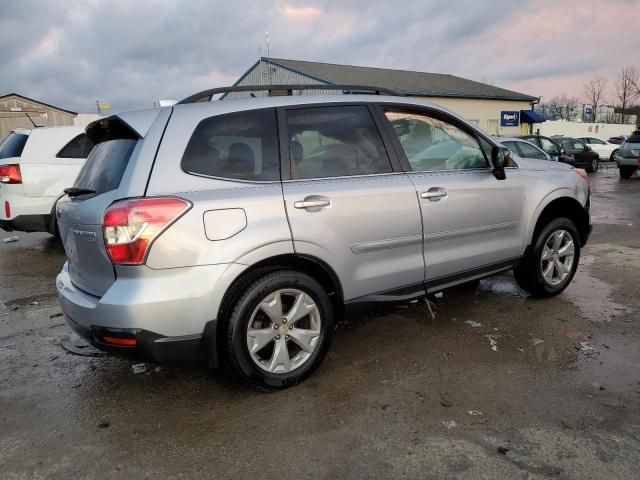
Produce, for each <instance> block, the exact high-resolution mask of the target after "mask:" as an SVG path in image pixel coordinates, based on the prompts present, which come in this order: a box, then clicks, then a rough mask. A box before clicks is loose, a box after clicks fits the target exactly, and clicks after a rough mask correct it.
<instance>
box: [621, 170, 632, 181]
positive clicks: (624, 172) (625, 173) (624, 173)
mask: <svg viewBox="0 0 640 480" xmlns="http://www.w3.org/2000/svg"><path fill="white" fill-rule="evenodd" d="M635 171H636V169H635V167H620V178H622V179H624V180H628V179H629V178H631V175H633V173H634V172H635Z"/></svg>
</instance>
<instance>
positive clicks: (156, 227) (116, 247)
mask: <svg viewBox="0 0 640 480" xmlns="http://www.w3.org/2000/svg"><path fill="white" fill-rule="evenodd" d="M189 208H191V203H189V202H187V201H186V200H182V199H181V198H173V197H166V198H164V197H149V198H135V199H130V200H123V201H121V202H116V203H114V204H113V205H111V206H110V207H109V208H108V209H107V211H106V212H105V213H104V220H103V225H104V242H105V246H106V249H107V253H108V254H109V258H111V261H112V262H113V263H114V264H120V265H141V264H143V263H144V262H145V259H146V256H147V253H148V252H149V248H150V247H151V244H152V243H153V242H154V240H155V239H156V238H158V237H159V236H160V234H161V233H162V232H163V231H164V230H165V229H166V228H167V227H169V225H171V224H172V223H173V222H175V221H176V220H178V218H180V217H181V216H182V215H183V214H184V213H185V212H186V211H187V210H189Z"/></svg>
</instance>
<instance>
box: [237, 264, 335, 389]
mask: <svg viewBox="0 0 640 480" xmlns="http://www.w3.org/2000/svg"><path fill="white" fill-rule="evenodd" d="M332 334H333V310H332V307H331V303H330V301H329V298H328V296H327V294H326V292H325V291H324V289H323V288H322V286H321V285H320V284H318V282H316V281H315V280H314V279H313V278H311V277H310V276H308V275H306V274H304V273H301V272H297V271H294V270H278V271H274V272H272V273H268V274H266V275H264V276H262V277H260V278H258V279H257V280H256V281H254V282H253V283H252V284H251V285H249V286H248V287H247V288H246V289H245V291H244V293H243V294H242V295H241V296H240V298H239V299H238V301H237V302H236V305H235V308H234V309H233V312H232V313H231V315H230V317H229V319H228V321H227V323H226V352H225V353H226V360H227V363H228V366H229V368H230V370H231V372H232V373H233V374H234V375H235V376H236V377H238V378H239V379H240V380H242V381H243V382H244V383H247V384H249V385H250V386H253V387H256V388H258V389H261V390H277V389H282V388H287V387H290V386H293V385H295V384H297V383H299V382H301V381H302V380H304V379H305V378H306V377H308V376H309V375H310V374H311V373H312V372H313V371H314V370H315V369H316V368H317V367H318V366H319V365H320V363H321V362H322V360H323V359H324V356H325V355H326V353H327V350H328V349H329V345H330V343H331V338H332Z"/></svg>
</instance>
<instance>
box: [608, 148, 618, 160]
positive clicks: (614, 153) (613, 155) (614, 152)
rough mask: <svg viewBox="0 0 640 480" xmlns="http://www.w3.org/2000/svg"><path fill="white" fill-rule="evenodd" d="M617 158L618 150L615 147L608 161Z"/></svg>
mask: <svg viewBox="0 0 640 480" xmlns="http://www.w3.org/2000/svg"><path fill="white" fill-rule="evenodd" d="M617 158H618V150H617V149H616V150H614V151H613V152H611V156H610V157H609V161H610V162H615V161H616V159H617Z"/></svg>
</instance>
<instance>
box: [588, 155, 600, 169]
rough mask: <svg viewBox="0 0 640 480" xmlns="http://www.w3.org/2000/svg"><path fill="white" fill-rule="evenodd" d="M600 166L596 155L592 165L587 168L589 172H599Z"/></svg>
mask: <svg viewBox="0 0 640 480" xmlns="http://www.w3.org/2000/svg"><path fill="white" fill-rule="evenodd" d="M599 166H600V165H599V163H598V158H597V157H594V158H593V159H592V160H591V165H589V168H587V170H588V171H589V172H597V171H598V167H599Z"/></svg>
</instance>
